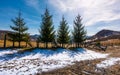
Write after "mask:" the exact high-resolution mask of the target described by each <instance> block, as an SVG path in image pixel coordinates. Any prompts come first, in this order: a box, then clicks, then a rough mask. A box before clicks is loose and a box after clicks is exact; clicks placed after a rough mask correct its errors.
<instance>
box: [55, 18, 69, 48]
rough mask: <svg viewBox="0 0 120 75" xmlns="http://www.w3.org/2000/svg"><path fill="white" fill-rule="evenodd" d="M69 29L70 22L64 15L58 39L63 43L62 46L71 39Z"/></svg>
mask: <svg viewBox="0 0 120 75" xmlns="http://www.w3.org/2000/svg"><path fill="white" fill-rule="evenodd" d="M68 29H69V26H68V23H67V21H66V20H65V18H64V16H63V17H62V21H61V22H60V26H59V30H58V39H57V41H58V43H60V44H62V47H64V44H66V43H68V42H69V41H70V36H69V30H68Z"/></svg>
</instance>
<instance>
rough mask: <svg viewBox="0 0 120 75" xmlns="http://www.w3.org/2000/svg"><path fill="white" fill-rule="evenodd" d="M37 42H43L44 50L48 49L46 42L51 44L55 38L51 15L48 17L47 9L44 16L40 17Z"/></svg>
mask: <svg viewBox="0 0 120 75" xmlns="http://www.w3.org/2000/svg"><path fill="white" fill-rule="evenodd" d="M39 33H40V36H39V40H40V41H41V42H44V43H45V45H46V48H48V42H53V41H54V38H55V35H54V34H55V31H54V26H53V21H52V15H50V13H49V11H48V9H47V8H46V10H45V13H44V15H42V22H41V25H40V29H39Z"/></svg>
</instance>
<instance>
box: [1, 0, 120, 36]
mask: <svg viewBox="0 0 120 75" xmlns="http://www.w3.org/2000/svg"><path fill="white" fill-rule="evenodd" d="M46 7H48V9H49V11H50V13H51V14H52V15H53V22H54V26H55V30H57V28H58V26H59V22H60V21H61V17H62V15H64V16H65V19H66V20H67V22H68V24H69V27H70V30H72V29H73V20H74V19H75V16H76V15H77V14H78V13H79V14H80V15H81V16H82V18H83V21H82V23H83V25H85V29H86V30H87V35H94V34H95V33H96V32H98V31H100V30H101V29H110V30H117V31H120V9H119V7H120V0H0V29H1V30H11V29H10V27H9V26H10V25H13V23H12V22H11V19H14V18H15V17H16V16H17V15H18V11H19V10H21V12H22V17H23V18H24V19H25V22H26V25H27V26H28V27H29V30H28V32H29V33H30V34H38V33H39V32H38V29H39V26H40V23H41V15H42V14H43V13H44V11H45V8H46Z"/></svg>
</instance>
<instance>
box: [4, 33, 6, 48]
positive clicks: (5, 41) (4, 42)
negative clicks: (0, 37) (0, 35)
mask: <svg viewBox="0 0 120 75" xmlns="http://www.w3.org/2000/svg"><path fill="white" fill-rule="evenodd" d="M5 47H6V34H5V36H4V48H5Z"/></svg>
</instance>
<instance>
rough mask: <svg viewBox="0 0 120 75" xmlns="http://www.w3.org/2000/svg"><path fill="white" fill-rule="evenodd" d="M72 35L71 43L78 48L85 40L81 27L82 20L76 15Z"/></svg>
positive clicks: (84, 33) (84, 32) (82, 27)
mask: <svg viewBox="0 0 120 75" xmlns="http://www.w3.org/2000/svg"><path fill="white" fill-rule="evenodd" d="M72 34H73V41H74V42H75V43H76V47H80V44H82V43H83V42H84V41H85V39H86V31H85V30H84V26H83V25H82V18H81V16H80V15H79V14H78V16H77V17H76V19H75V20H74V31H73V32H72Z"/></svg>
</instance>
